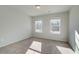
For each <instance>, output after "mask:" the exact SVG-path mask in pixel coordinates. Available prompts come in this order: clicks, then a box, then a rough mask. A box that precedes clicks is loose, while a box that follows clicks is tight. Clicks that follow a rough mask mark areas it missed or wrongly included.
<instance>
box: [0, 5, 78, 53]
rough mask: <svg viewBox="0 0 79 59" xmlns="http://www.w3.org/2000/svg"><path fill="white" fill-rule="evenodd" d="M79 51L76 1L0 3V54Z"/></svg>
mask: <svg viewBox="0 0 79 59" xmlns="http://www.w3.org/2000/svg"><path fill="white" fill-rule="evenodd" d="M75 53H77V54H78V53H79V5H0V54H75Z"/></svg>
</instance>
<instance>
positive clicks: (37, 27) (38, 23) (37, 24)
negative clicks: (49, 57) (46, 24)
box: [35, 20, 42, 32]
mask: <svg viewBox="0 0 79 59" xmlns="http://www.w3.org/2000/svg"><path fill="white" fill-rule="evenodd" d="M35 32H42V21H41V20H38V21H35Z"/></svg>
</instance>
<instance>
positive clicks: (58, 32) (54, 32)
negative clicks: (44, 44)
mask: <svg viewBox="0 0 79 59" xmlns="http://www.w3.org/2000/svg"><path fill="white" fill-rule="evenodd" d="M56 21H58V22H59V31H53V30H52V27H53V26H52V25H51V23H53V22H56ZM60 26H61V18H54V19H51V20H50V32H51V33H53V34H60V29H61V27H60Z"/></svg>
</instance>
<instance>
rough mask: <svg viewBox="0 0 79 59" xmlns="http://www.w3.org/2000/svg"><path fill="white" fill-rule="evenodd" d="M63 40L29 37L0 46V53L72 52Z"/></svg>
mask: <svg viewBox="0 0 79 59" xmlns="http://www.w3.org/2000/svg"><path fill="white" fill-rule="evenodd" d="M73 53H74V52H73V50H72V49H71V48H70V47H69V45H68V44H67V43H65V42H59V41H53V40H47V39H38V38H29V39H25V40H22V41H19V42H16V43H13V44H10V45H8V46H5V47H1V48H0V54H73Z"/></svg>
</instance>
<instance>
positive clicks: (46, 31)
mask: <svg viewBox="0 0 79 59" xmlns="http://www.w3.org/2000/svg"><path fill="white" fill-rule="evenodd" d="M55 17H59V18H61V30H60V31H61V33H60V34H51V33H50V20H51V19H52V18H55ZM35 20H42V21H43V32H42V33H36V32H35V26H34V21H35ZM68 21H69V13H68V12H62V13H56V14H49V15H42V16H35V17H32V28H33V29H32V36H33V37H38V38H45V39H52V40H59V41H67V40H68Z"/></svg>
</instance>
